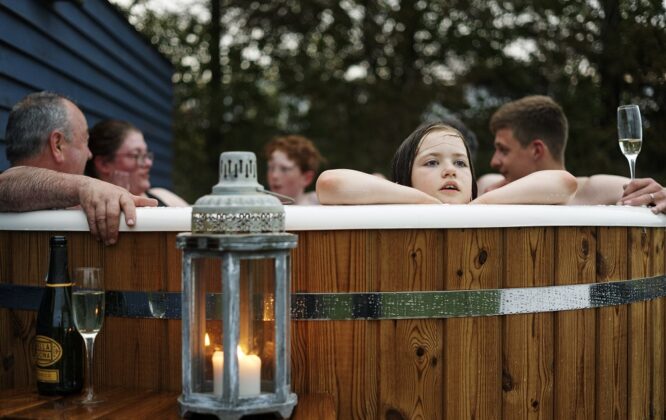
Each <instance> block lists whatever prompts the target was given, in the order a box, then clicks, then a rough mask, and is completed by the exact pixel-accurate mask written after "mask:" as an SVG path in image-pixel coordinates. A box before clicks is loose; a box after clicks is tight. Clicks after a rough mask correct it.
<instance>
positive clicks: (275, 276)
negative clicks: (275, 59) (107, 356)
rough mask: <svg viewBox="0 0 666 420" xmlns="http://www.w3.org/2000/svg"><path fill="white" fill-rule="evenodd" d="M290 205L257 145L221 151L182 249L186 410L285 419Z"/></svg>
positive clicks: (289, 400) (292, 240)
mask: <svg viewBox="0 0 666 420" xmlns="http://www.w3.org/2000/svg"><path fill="white" fill-rule="evenodd" d="M284 218H285V215H284V208H283V206H282V204H281V203H280V201H279V200H278V199H277V198H276V197H274V196H272V195H269V194H268V193H266V192H265V191H264V188H263V187H262V186H261V185H260V184H258V183H257V162H256V157H255V155H254V153H250V152H225V153H222V154H221V155H220V182H219V183H218V184H217V185H216V186H215V187H213V191H212V194H210V195H207V196H205V197H202V198H200V199H199V200H197V202H196V203H195V204H194V206H193V208H192V233H181V234H179V235H178V237H177V240H176V243H177V246H178V248H180V249H182V250H183V256H182V259H183V273H182V290H183V303H182V311H183V314H182V333H183V343H182V346H183V348H182V363H183V391H182V394H181V396H180V398H179V399H178V403H179V405H180V413H181V415H183V416H184V415H185V414H187V413H204V414H212V415H216V416H217V417H218V418H220V419H239V418H240V417H242V416H244V415H249V414H258V413H276V414H278V415H280V416H282V417H288V416H290V415H291V412H292V410H293V408H294V406H295V405H296V402H297V396H296V394H294V393H292V392H291V390H290V382H291V379H290V378H291V372H290V355H289V348H290V340H289V320H290V285H289V282H290V257H289V253H290V250H291V249H293V248H295V247H296V243H297V237H296V235H292V234H289V233H286V232H285V231H284Z"/></svg>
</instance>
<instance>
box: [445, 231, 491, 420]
mask: <svg viewBox="0 0 666 420" xmlns="http://www.w3.org/2000/svg"><path fill="white" fill-rule="evenodd" d="M502 245H503V244H502V230H500V229H483V230H481V229H455V230H450V231H448V233H447V247H446V254H445V266H446V267H445V289H446V290H467V289H499V288H500V287H501V285H502V268H503V261H502V256H503V255H504V249H503V247H502ZM444 332H445V334H444V343H446V345H445V353H444V361H445V363H444V366H445V367H444V378H445V379H444V383H445V384H449V386H445V389H444V407H445V413H446V417H445V418H447V419H472V418H479V419H498V418H500V416H501V414H502V412H501V410H500V409H499V407H501V406H502V362H501V357H500V355H501V351H502V323H501V318H500V317H477V318H451V319H447V320H446V321H445V330H444Z"/></svg>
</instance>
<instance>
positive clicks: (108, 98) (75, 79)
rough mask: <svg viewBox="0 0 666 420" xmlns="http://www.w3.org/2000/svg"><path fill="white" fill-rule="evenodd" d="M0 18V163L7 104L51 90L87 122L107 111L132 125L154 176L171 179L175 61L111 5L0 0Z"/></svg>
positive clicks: (3, 163)
mask: <svg viewBox="0 0 666 420" xmlns="http://www.w3.org/2000/svg"><path fill="white" fill-rule="evenodd" d="M0 21H2V27H3V31H0V92H2V95H0V127H2V128H0V170H3V169H6V168H7V167H8V166H9V162H7V160H6V159H5V156H4V149H5V142H4V137H5V134H4V127H5V125H6V120H7V114H8V112H9V109H11V107H12V106H13V105H14V104H15V103H16V102H18V101H19V100H20V99H21V98H23V97H24V96H25V95H26V94H28V93H30V92H36V91H41V90H51V91H55V92H59V93H62V94H64V95H67V96H68V97H70V98H72V99H73V100H74V101H76V102H77V104H78V105H79V107H80V108H81V109H82V111H83V112H84V114H85V115H86V118H87V119H88V123H89V125H93V124H95V123H96V122H98V121H99V120H101V119H105V118H117V119H124V120H127V121H130V122H131V123H132V124H134V125H136V126H137V127H138V128H139V129H141V130H142V131H143V132H144V134H145V136H146V142H147V143H148V147H149V148H151V149H152V150H154V151H155V152H156V160H155V164H154V166H153V168H152V172H151V175H152V178H151V179H152V182H153V184H154V185H155V186H165V187H167V188H168V187H170V186H171V184H172V180H171V172H172V168H171V166H172V165H171V161H172V155H173V152H172V150H171V142H172V139H171V136H172V130H171V115H170V113H169V112H168V111H169V109H170V108H171V99H172V96H173V89H172V87H171V74H172V72H173V69H172V66H171V64H170V63H169V61H168V60H167V59H165V58H164V57H161V56H160V54H159V53H158V52H157V51H156V50H155V49H154V48H153V47H152V46H150V45H149V44H148V43H147V42H146V41H145V40H144V39H143V37H141V36H140V35H139V34H138V33H137V32H136V30H135V29H134V28H133V27H132V26H131V25H130V24H129V23H128V22H127V21H126V20H125V19H124V18H123V17H122V16H121V15H120V14H119V13H118V12H117V11H116V10H115V9H114V8H113V6H112V5H110V4H108V2H106V1H104V0H91V1H86V2H85V3H81V4H78V3H68V2H64V3H61V2H60V3H58V2H57V3H52V2H36V1H25V2H23V1H19V2H17V1H6V0H0Z"/></svg>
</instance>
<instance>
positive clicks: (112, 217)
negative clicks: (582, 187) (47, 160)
mask: <svg viewBox="0 0 666 420" xmlns="http://www.w3.org/2000/svg"><path fill="white" fill-rule="evenodd" d="M77 205H80V206H81V208H82V209H83V211H84V212H85V214H86V218H87V219H88V226H89V227H90V233H92V234H93V235H94V236H95V237H96V238H99V239H100V240H102V241H104V243H105V244H107V245H110V244H114V243H115V242H116V240H117V238H118V227H119V225H120V213H121V212H123V213H124V214H125V220H126V223H127V225H128V226H133V225H134V223H135V221H136V206H155V205H157V202H156V200H153V199H151V198H146V197H138V196H135V195H132V194H130V193H129V192H128V191H127V190H125V189H123V188H120V187H117V186H115V185H112V184H109V183H107V182H103V181H100V180H98V179H94V178H90V177H87V176H83V175H71V174H65V173H61V172H56V171H52V170H49V169H43V168H35V167H31V166H18V167H14V168H10V169H8V170H7V171H5V172H4V173H2V174H0V211H2V212H22V211H31V210H44V209H53V208H66V207H73V206H77Z"/></svg>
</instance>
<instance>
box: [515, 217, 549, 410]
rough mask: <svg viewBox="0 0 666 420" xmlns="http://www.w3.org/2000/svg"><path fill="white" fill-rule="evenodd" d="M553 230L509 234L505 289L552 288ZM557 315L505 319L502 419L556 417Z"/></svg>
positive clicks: (539, 229) (540, 229)
mask: <svg viewBox="0 0 666 420" xmlns="http://www.w3.org/2000/svg"><path fill="white" fill-rule="evenodd" d="M554 239H555V238H554V234H553V229H552V228H544V227H540V228H518V229H509V230H507V232H506V235H505V238H504V250H505V252H504V254H505V258H504V260H505V267H506V270H505V278H504V283H503V287H504V288H507V287H531V286H550V285H552V284H553V281H554V280H553V276H554V272H553V264H552V261H554V257H555V256H554V249H553V244H554ZM553 317H554V315H553V314H550V313H540V314H529V315H511V316H506V317H504V318H503V343H502V357H503V375H502V384H503V390H504V402H503V407H502V408H503V417H504V418H505V419H536V418H539V419H550V418H552V417H553Z"/></svg>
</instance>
